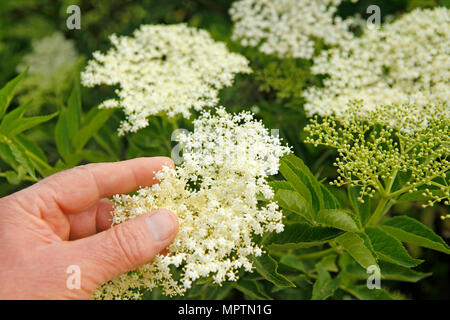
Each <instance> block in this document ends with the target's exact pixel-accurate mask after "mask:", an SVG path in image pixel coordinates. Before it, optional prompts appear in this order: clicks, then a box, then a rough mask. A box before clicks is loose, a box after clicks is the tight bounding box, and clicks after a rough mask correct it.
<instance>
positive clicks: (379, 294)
mask: <svg viewBox="0 0 450 320" xmlns="http://www.w3.org/2000/svg"><path fill="white" fill-rule="evenodd" d="M346 291H348V292H349V293H350V294H352V295H353V296H355V297H356V298H357V299H359V300H394V298H393V297H392V296H391V295H390V294H389V292H387V291H386V290H384V289H372V290H371V289H369V288H367V286H366V285H361V286H355V287H351V288H347V289H346Z"/></svg>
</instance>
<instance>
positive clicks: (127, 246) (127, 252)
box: [111, 226, 144, 269]
mask: <svg viewBox="0 0 450 320" xmlns="http://www.w3.org/2000/svg"><path fill="white" fill-rule="evenodd" d="M111 230H112V235H113V240H114V245H115V248H116V249H115V250H116V252H117V255H118V258H119V259H120V260H121V261H120V262H122V263H125V265H126V266H127V268H130V269H131V268H133V267H134V266H136V264H137V263H138V262H140V261H141V260H142V257H143V253H144V243H143V241H142V237H140V236H139V234H136V233H135V232H130V231H129V228H127V227H125V226H119V227H113V228H112V229H111Z"/></svg>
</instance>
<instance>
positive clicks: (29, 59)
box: [17, 32, 78, 86]
mask: <svg viewBox="0 0 450 320" xmlns="http://www.w3.org/2000/svg"><path fill="white" fill-rule="evenodd" d="M77 57H78V55H77V51H76V49H75V44H74V43H73V41H72V40H67V39H66V38H64V35H62V34H61V33H60V32H55V33H54V34H52V35H51V36H48V37H45V38H42V39H38V40H34V41H33V43H32V52H31V53H29V54H27V55H25V56H24V57H23V58H22V62H21V63H20V64H19V65H18V66H17V71H18V72H23V71H25V69H26V68H27V67H29V70H28V75H30V76H33V75H39V76H40V79H41V84H42V85H43V86H45V85H47V84H48V83H49V82H50V80H51V76H52V74H53V73H54V72H56V71H59V70H60V68H61V67H65V66H70V65H72V64H73V63H75V62H76V60H77Z"/></svg>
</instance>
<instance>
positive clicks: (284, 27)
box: [230, 0, 356, 59]
mask: <svg viewBox="0 0 450 320" xmlns="http://www.w3.org/2000/svg"><path fill="white" fill-rule="evenodd" d="M341 2H342V0H239V1H236V2H234V3H233V5H232V7H231V9H230V15H231V18H232V20H233V22H234V29H233V35H232V38H233V39H234V40H240V42H241V44H242V45H243V46H250V47H259V50H260V51H261V52H263V53H266V54H276V55H277V56H279V57H280V58H284V57H293V58H305V59H310V58H311V57H312V56H313V54H314V40H315V39H318V38H319V39H322V40H323V41H324V42H325V43H326V44H329V45H336V44H339V43H341V42H342V41H343V40H348V39H351V38H352V37H353V34H352V33H351V32H349V30H348V29H349V26H350V25H351V24H352V23H353V20H352V19H345V20H344V19H342V18H340V17H338V16H335V13H336V10H337V6H338V5H339V4H340V3H341ZM353 2H356V1H353Z"/></svg>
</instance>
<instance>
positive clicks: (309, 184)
mask: <svg viewBox="0 0 450 320" xmlns="http://www.w3.org/2000/svg"><path fill="white" fill-rule="evenodd" d="M281 163H282V164H287V165H288V166H289V167H290V168H291V170H292V171H293V172H294V173H295V175H297V177H298V178H299V179H300V180H301V181H302V183H303V184H304V185H305V186H306V188H307V189H308V190H309V191H310V194H311V202H312V207H313V208H314V210H315V212H317V211H319V210H320V209H323V208H324V203H323V195H322V190H321V187H320V183H319V181H318V180H317V179H316V177H315V176H314V175H313V174H312V172H311V171H310V170H309V168H308V167H307V166H306V165H305V164H304V163H303V160H302V159H300V158H299V157H297V156H295V155H294V154H288V155H286V156H284V157H283V158H282V159H281ZM280 172H281V169H280ZM281 173H282V174H283V172H281ZM283 175H284V174H283ZM305 198H306V197H305ZM306 199H308V198H306Z"/></svg>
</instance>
